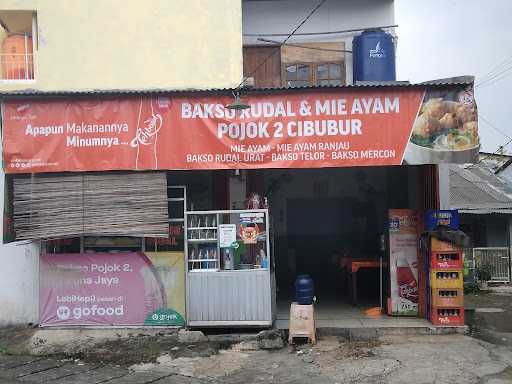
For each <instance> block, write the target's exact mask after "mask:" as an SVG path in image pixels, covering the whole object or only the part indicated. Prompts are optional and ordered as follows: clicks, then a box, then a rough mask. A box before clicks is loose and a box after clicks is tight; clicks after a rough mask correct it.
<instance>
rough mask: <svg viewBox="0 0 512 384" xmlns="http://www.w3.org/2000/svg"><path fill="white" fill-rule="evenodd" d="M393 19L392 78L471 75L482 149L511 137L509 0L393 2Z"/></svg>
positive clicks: (492, 147)
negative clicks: (394, 55) (395, 38)
mask: <svg viewBox="0 0 512 384" xmlns="http://www.w3.org/2000/svg"><path fill="white" fill-rule="evenodd" d="M395 22H396V24H398V28H397V30H396V33H397V36H398V43H397V80H410V81H411V82H420V81H426V80H433V79H438V78H444V77H453V76H461V75H473V76H475V77H476V80H475V83H476V86H475V99H476V102H477V106H478V113H479V125H478V126H479V133H480V142H481V150H482V151H485V152H495V151H496V150H497V149H498V147H499V146H500V145H504V144H505V143H506V142H508V141H509V140H511V139H512V119H511V118H510V116H509V114H510V113H511V112H512V0H395ZM506 60H507V61H506ZM500 64H502V65H501V66H499V65H500ZM496 67H498V68H496ZM507 69H508V71H507V72H504V73H503V74H502V76H504V77H503V78H500V77H496V78H495V79H494V80H492V81H491V77H492V75H493V74H497V73H499V72H500V71H503V70H507ZM493 70H494V71H493ZM485 80H489V81H488V82H487V83H482V84H481V85H479V83H480V82H483V81H485ZM500 131H501V132H500ZM505 149H506V150H508V153H509V154H512V142H511V143H509V144H508V145H507V147H506V148H505Z"/></svg>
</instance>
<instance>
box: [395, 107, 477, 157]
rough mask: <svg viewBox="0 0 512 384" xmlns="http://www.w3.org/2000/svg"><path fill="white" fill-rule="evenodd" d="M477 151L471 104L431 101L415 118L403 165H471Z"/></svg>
mask: <svg viewBox="0 0 512 384" xmlns="http://www.w3.org/2000/svg"><path fill="white" fill-rule="evenodd" d="M479 150H480V141H479V139H478V122H477V113H476V108H475V106H474V104H473V103H463V102H457V101H451V100H443V99H442V98H431V99H429V100H427V101H425V102H424V103H423V104H422V106H421V109H420V111H419V113H418V116H417V117H416V120H415V122H414V125H413V128H412V135H411V139H410V141H409V143H408V145H407V148H406V151H405V156H404V161H405V162H406V163H408V164H415V163H434V164H435V163H442V162H447V163H470V162H474V161H475V159H476V158H477V156H478V152H479Z"/></svg>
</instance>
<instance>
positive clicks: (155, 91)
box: [0, 76, 473, 98]
mask: <svg viewBox="0 0 512 384" xmlns="http://www.w3.org/2000/svg"><path fill="white" fill-rule="evenodd" d="M471 84H473V81H472V77H471V76H461V77H456V78H450V79H440V80H432V81H426V82H423V83H416V84H413V83H408V82H403V81H396V82H389V81H384V82H365V83H361V84H347V85H317V86H304V87H294V88H289V87H266V88H249V87H247V88H243V89H242V90H241V93H243V94H250V93H261V92H264V93H271V92H285V91H286V92H303V91H307V90H329V89H359V88H364V89H366V88H426V87H444V86H454V85H461V86H467V85H471ZM234 91H236V89H234V88H208V89H171V88H152V89H106V90H105V89H86V90H55V91H40V90H36V89H25V90H18V91H0V98H26V97H41V96H44V97H66V96H77V97H78V96H89V95H95V96H104V97H108V96H119V95H121V96H123V95H124V96H130V95H131V96H137V95H172V94H212V93H216V94H226V95H231V94H232V92H234Z"/></svg>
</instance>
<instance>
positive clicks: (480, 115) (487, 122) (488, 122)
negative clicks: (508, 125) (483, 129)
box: [478, 113, 512, 139]
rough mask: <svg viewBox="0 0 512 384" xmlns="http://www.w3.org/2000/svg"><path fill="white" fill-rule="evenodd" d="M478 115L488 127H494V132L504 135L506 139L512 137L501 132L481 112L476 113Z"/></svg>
mask: <svg viewBox="0 0 512 384" xmlns="http://www.w3.org/2000/svg"><path fill="white" fill-rule="evenodd" d="M478 117H479V118H480V119H482V121H483V122H485V123H486V124H487V125H488V126H489V127H491V128H492V129H494V130H495V131H496V132H498V133H500V134H502V135H503V136H505V137H506V138H507V139H512V136H509V135H507V134H506V133H505V132H503V131H502V130H501V129H499V128H498V127H496V126H495V125H494V124H493V123H491V122H490V121H489V119H487V118H486V117H484V116H483V115H482V114H481V113H478Z"/></svg>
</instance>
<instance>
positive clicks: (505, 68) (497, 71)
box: [475, 55, 512, 88]
mask: <svg viewBox="0 0 512 384" xmlns="http://www.w3.org/2000/svg"><path fill="white" fill-rule="evenodd" d="M510 64H512V55H511V56H509V57H507V58H505V59H504V60H503V61H502V62H500V63H499V64H498V65H497V66H495V67H494V68H493V69H492V70H491V71H489V73H488V74H487V75H485V76H484V80H482V81H480V82H478V83H477V84H476V85H475V88H477V87H481V86H484V85H490V84H491V83H492V84H494V82H495V80H496V81H498V80H500V79H501V78H502V76H503V75H505V76H508V75H507V74H506V73H507V72H509V71H510V70H512V65H510Z"/></svg>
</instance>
